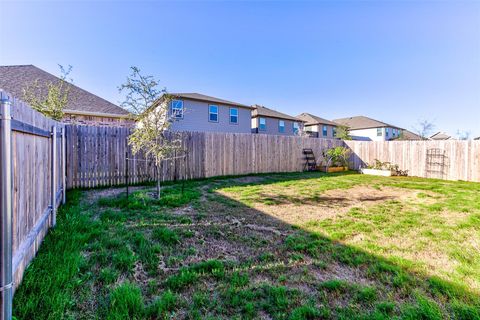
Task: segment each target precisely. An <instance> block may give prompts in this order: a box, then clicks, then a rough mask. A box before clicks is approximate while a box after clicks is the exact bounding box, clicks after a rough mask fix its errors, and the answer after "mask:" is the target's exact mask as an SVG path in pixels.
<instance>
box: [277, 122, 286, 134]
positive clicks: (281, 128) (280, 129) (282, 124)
mask: <svg viewBox="0 0 480 320" xmlns="http://www.w3.org/2000/svg"><path fill="white" fill-rule="evenodd" d="M278 132H285V121H283V120H278Z"/></svg>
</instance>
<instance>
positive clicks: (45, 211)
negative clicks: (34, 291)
mask: <svg viewBox="0 0 480 320" xmlns="http://www.w3.org/2000/svg"><path fill="white" fill-rule="evenodd" d="M0 107H1V131H0V132H1V134H0V146H1V152H0V168H1V174H0V179H1V184H0V194H1V201H2V203H1V215H2V217H1V229H2V231H1V232H2V247H1V249H2V250H1V251H2V253H1V256H2V263H1V268H2V276H1V286H2V290H1V301H0V303H1V309H2V319H3V318H5V319H9V317H10V316H11V298H12V295H13V291H14V289H15V287H16V286H18V284H19V283H20V281H21V279H22V276H23V272H24V270H25V268H26V266H27V265H28V263H29V262H30V260H31V259H32V258H33V257H34V255H35V253H36V252H37V250H38V248H39V246H40V243H41V242H42V240H43V238H44V236H45V234H46V233H47V231H48V229H49V227H51V226H54V225H55V216H56V208H57V207H58V206H59V205H60V203H61V201H62V198H63V197H62V196H64V193H63V192H62V191H64V190H65V189H66V188H65V185H64V176H65V174H64V171H65V165H64V161H63V159H64V158H65V155H64V150H65V149H64V148H62V144H63V142H64V141H63V140H62V135H63V132H64V126H63V124H61V123H59V122H56V121H53V120H51V119H48V118H46V117H44V116H43V115H41V114H40V113H38V112H36V111H34V110H32V109H31V108H30V107H29V106H28V105H26V104H24V103H23V102H21V101H20V100H17V99H15V98H13V97H12V96H11V95H9V94H8V93H6V92H4V91H0ZM64 200H65V199H64V198H63V201H64Z"/></svg>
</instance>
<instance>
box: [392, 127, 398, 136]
mask: <svg viewBox="0 0 480 320" xmlns="http://www.w3.org/2000/svg"><path fill="white" fill-rule="evenodd" d="M396 134H397V129H395V128H393V129H392V135H393V136H394V137H395V135H396Z"/></svg>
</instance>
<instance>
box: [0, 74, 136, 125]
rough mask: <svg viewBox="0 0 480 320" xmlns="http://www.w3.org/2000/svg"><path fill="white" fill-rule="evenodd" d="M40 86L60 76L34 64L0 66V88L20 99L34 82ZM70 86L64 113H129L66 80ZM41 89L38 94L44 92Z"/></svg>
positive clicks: (112, 114) (122, 114) (114, 114)
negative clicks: (68, 98) (68, 99)
mask: <svg viewBox="0 0 480 320" xmlns="http://www.w3.org/2000/svg"><path fill="white" fill-rule="evenodd" d="M36 81H37V82H38V84H39V85H40V86H41V87H45V89H44V90H46V85H47V84H48V83H58V82H59V81H62V80H61V79H60V78H58V77H56V76H54V75H53V74H50V73H48V72H46V71H44V70H42V69H40V68H37V67H35V66H34V65H18V66H0V88H1V89H3V90H5V91H7V92H8V93H10V94H12V95H13V96H15V97H17V98H18V99H20V100H22V99H23V96H24V90H25V89H26V88H28V87H29V86H32V85H33V84H34V83H35V82H36ZM67 84H68V86H69V88H70V97H71V99H70V101H69V102H68V105H67V107H66V108H65V112H66V113H75V112H77V111H78V112H80V113H91V114H105V115H111V116H126V115H128V114H129V113H128V112H127V111H126V110H124V109H122V108H120V107H119V106H117V105H115V104H113V103H111V102H109V101H107V100H105V99H103V98H100V97H99V96H97V95H95V94H93V93H90V92H88V91H86V90H83V89H82V88H79V87H77V86H76V85H74V84H71V83H69V82H67ZM45 93H46V92H44V91H41V92H39V93H38V94H45Z"/></svg>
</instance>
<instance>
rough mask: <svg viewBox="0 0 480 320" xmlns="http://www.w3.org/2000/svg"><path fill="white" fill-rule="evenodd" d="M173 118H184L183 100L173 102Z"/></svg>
mask: <svg viewBox="0 0 480 320" xmlns="http://www.w3.org/2000/svg"><path fill="white" fill-rule="evenodd" d="M171 104H172V117H173V118H183V101H182V100H172V103H171Z"/></svg>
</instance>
